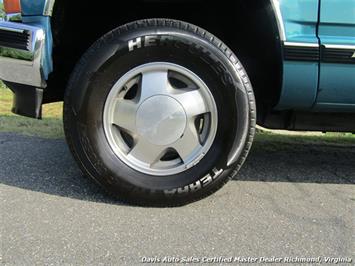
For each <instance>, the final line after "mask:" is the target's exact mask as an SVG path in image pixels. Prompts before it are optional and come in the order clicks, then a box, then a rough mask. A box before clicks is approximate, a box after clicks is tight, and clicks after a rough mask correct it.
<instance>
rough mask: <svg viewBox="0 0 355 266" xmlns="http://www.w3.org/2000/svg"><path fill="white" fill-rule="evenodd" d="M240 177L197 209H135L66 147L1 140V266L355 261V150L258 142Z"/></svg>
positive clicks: (47, 141)
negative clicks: (84, 170) (85, 172)
mask: <svg viewBox="0 0 355 266" xmlns="http://www.w3.org/2000/svg"><path fill="white" fill-rule="evenodd" d="M237 178H238V180H233V181H231V182H230V183H229V184H227V185H226V186H225V187H224V188H223V189H222V190H220V191H219V192H217V193H216V194H214V195H212V196H211V197H208V198H207V199H204V200H202V201H199V202H196V203H193V204H190V205H187V206H183V207H178V208H141V207H135V206H129V205H125V204H122V203H120V202H117V201H115V200H113V199H112V198H109V197H107V196H105V194H104V193H103V191H102V190H101V189H100V188H98V187H97V186H96V185H95V184H94V183H93V182H91V181H90V180H88V179H87V178H85V177H83V176H82V174H81V172H80V170H79V169H78V168H77V166H76V164H75V162H74V161H73V159H72V157H71V155H70V153H69V151H68V148H67V146H66V144H65V141H64V140H61V139H60V140H53V139H42V138H38V137H29V136H22V135H17V134H8V133H0V202H1V206H0V208H1V209H0V211H1V221H0V222H1V249H0V252H1V253H0V264H1V265H122V264H128V265H137V264H140V263H141V262H142V261H143V262H148V261H152V262H153V261H155V262H159V260H160V261H163V260H164V259H165V261H164V262H168V261H169V260H170V262H173V263H172V264H175V263H177V262H182V260H183V259H186V261H188V260H190V261H193V260H195V262H198V261H199V262H202V260H205V262H208V261H207V260H211V261H210V262H219V263H221V262H223V260H225V261H224V262H225V263H227V262H229V261H228V260H229V258H233V259H236V260H235V261H234V263H235V264H241V263H242V262H246V261H244V259H245V260H248V259H249V262H250V260H251V259H253V258H255V259H256V262H262V258H265V259H270V260H272V259H273V258H274V260H277V258H281V259H282V260H281V264H284V263H285V261H284V260H285V259H286V258H290V259H302V258H305V259H310V258H318V257H319V259H320V260H321V262H322V263H325V260H326V259H327V258H342V259H349V258H351V257H352V256H354V254H355V245H354V243H355V240H354V227H355V223H354V218H355V216H354V203H355V190H354V182H355V145H329V144H322V143H319V144H313V145H307V144H298V145H293V144H287V143H286V144H285V143H284V144H282V145H280V143H274V142H272V141H270V142H267V143H265V144H263V143H257V145H256V146H255V147H254V148H253V150H252V152H251V154H250V156H249V158H248V161H247V162H246V164H245V166H244V167H243V169H242V171H241V172H240V174H239V175H238V177H237ZM213 260H214V261H213ZM274 262H277V261H274ZM333 262H335V261H333ZM279 264H280V263H279Z"/></svg>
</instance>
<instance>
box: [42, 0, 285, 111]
mask: <svg viewBox="0 0 355 266" xmlns="http://www.w3.org/2000/svg"><path fill="white" fill-rule="evenodd" d="M154 17H166V18H172V19H178V20H183V21H186V22H190V23H193V24H195V25H198V26H200V27H202V28H204V29H206V30H208V31H209V32H211V33H212V34H214V35H215V36H217V37H218V38H220V39H221V40H222V41H223V42H225V43H226V44H227V45H228V46H229V47H230V48H231V50H232V51H233V52H234V53H235V54H236V55H237V57H238V58H239V59H240V60H241V62H242V64H243V65H244V67H245V68H246V70H247V73H248V75H249V77H250V79H251V81H252V84H253V87H254V92H255V95H256V100H257V107H258V110H259V113H260V112H264V111H266V110H268V109H270V108H271V107H272V106H274V105H275V104H276V103H277V102H278V99H279V94H280V88H281V78H282V77H281V75H282V59H281V45H280V38H279V33H278V29H277V24H276V18H275V16H274V13H273V9H272V6H271V2H270V1H269V0H264V1H258V0H252V1H244V0H235V1H229V0H228V1H225V0H220V1H206V0H129V1H125V3H124V5H122V8H120V7H119V6H117V3H116V2H115V1H112V2H107V1H105V2H104V3H103V4H102V6H101V5H100V4H99V3H95V4H89V2H88V1H84V0H76V1H71V0H56V4H55V6H54V11H53V17H52V29H53V38H54V50H53V60H54V72H53V73H52V74H51V75H50V77H49V80H48V88H47V89H46V91H45V97H44V100H45V102H53V101H60V100H63V95H64V90H65V87H66V83H67V81H68V78H69V76H70V73H71V71H72V70H73V68H74V66H75V64H76V62H77V61H78V60H79V59H80V57H81V56H82V54H83V53H84V52H85V51H86V50H87V49H88V48H89V46H90V45H91V44H92V43H93V42H95V40H97V39H98V38H100V37H101V36H102V35H103V34H105V33H106V32H108V31H110V30H112V29H114V28H116V27H118V26H120V25H123V24H125V23H127V22H131V21H134V20H138V19H144V18H154Z"/></svg>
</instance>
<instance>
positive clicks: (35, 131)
mask: <svg viewBox="0 0 355 266" xmlns="http://www.w3.org/2000/svg"><path fill="white" fill-rule="evenodd" d="M12 99H13V94H12V92H11V91H10V90H9V89H7V88H6V87H5V85H4V84H3V83H2V82H1V81H0V132H15V133H19V134H24V135H30V136H39V137H43V138H63V137H64V132H63V122H62V112H63V104H62V103H52V104H46V105H44V106H43V120H35V119H31V118H26V117H21V116H18V115H14V114H13V113H11V107H12ZM314 143H327V144H337V145H339V144H340V145H349V144H350V145H355V135H354V134H351V133H325V134H323V133H319V132H318V133H305V132H296V133H292V134H290V133H289V132H287V131H270V130H264V129H258V130H257V134H256V137H255V145H256V146H258V145H264V144H268V146H270V145H271V146H273V145H275V148H277V147H279V145H281V144H314Z"/></svg>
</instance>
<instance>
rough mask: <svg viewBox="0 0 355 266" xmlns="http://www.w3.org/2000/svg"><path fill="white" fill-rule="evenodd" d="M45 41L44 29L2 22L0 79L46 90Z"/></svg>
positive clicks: (0, 25) (0, 33)
mask: <svg viewBox="0 0 355 266" xmlns="http://www.w3.org/2000/svg"><path fill="white" fill-rule="evenodd" d="M45 39H46V36H45V32H44V30H43V29H42V28H39V27H34V26H29V25H24V24H20V23H12V22H0V79H1V80H4V81H8V82H14V83H18V84H24V85H29V86H34V87H37V88H44V87H45V86H46V82H45V79H44V76H43V70H42V58H43V53H44V49H45V41H46V40H45Z"/></svg>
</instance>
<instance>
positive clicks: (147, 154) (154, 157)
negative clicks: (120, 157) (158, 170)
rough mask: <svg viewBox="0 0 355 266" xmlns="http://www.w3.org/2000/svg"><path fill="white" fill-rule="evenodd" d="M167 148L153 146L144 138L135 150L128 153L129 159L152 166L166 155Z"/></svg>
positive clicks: (138, 142)
mask: <svg viewBox="0 0 355 266" xmlns="http://www.w3.org/2000/svg"><path fill="white" fill-rule="evenodd" d="M165 150H166V147H164V146H159V145H154V144H151V143H150V142H149V141H147V140H145V139H144V138H140V139H139V140H138V141H137V144H136V145H135V146H134V147H133V149H132V150H131V151H130V152H129V153H128V156H127V157H128V158H131V159H135V160H139V161H141V162H144V163H146V164H147V165H149V166H152V165H153V164H154V163H156V162H158V161H159V160H160V158H161V157H162V156H163V155H164V152H165Z"/></svg>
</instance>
